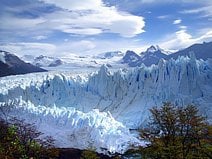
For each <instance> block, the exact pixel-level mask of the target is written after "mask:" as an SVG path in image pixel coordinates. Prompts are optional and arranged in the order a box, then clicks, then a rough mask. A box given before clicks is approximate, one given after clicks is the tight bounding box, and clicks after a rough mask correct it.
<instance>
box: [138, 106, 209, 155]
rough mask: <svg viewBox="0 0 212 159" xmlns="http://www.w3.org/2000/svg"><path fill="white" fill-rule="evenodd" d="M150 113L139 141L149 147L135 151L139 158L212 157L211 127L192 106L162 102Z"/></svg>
mask: <svg viewBox="0 0 212 159" xmlns="http://www.w3.org/2000/svg"><path fill="white" fill-rule="evenodd" d="M150 112H151V121H150V122H149V124H148V127H147V128H145V129H142V130H141V131H140V132H141V137H142V139H144V140H146V141H147V142H149V144H148V146H147V147H145V148H140V149H139V150H138V151H136V152H139V153H141V154H142V157H143V158H148V159H159V158H163V159H194V158H195V159H210V158H212V145H211V143H212V127H211V126H210V125H209V124H208V123H207V122H206V118H205V117H203V116H201V115H199V112H198V109H197V108H196V107H195V106H193V105H188V106H186V107H177V106H174V105H172V104H171V103H164V105H163V106H162V107H161V108H157V107H154V108H152V109H151V110H150Z"/></svg>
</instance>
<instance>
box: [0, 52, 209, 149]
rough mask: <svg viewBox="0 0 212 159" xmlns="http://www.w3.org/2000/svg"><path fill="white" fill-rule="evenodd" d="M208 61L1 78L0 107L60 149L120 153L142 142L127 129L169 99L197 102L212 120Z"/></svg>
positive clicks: (185, 60)
mask: <svg viewBox="0 0 212 159" xmlns="http://www.w3.org/2000/svg"><path fill="white" fill-rule="evenodd" d="M211 92H212V59H208V60H206V61H204V60H196V59H195V57H194V56H191V57H179V58H178V59H176V60H174V59H170V60H168V61H165V60H163V59H161V60H160V61H159V63H158V65H152V66H151V67H146V66H145V65H142V66H141V67H137V68H134V69H120V70H118V71H111V70H109V69H108V68H107V67H106V66H105V65H103V66H102V67H101V68H100V70H99V71H97V72H93V73H89V74H86V73H83V74H80V73H79V74H77V73H71V71H70V72H69V73H68V72H64V73H62V72H49V73H34V74H28V75H17V76H8V77H2V78H0V104H1V105H2V106H3V105H14V108H13V109H12V111H11V112H10V115H11V116H16V117H19V118H23V119H26V121H29V122H34V123H36V125H37V126H38V129H39V130H41V131H42V132H44V133H45V134H47V135H51V136H53V137H54V138H55V139H56V145H57V146H59V147H67V146H72V147H76V148H88V147H92V148H95V149H96V150H97V151H98V152H101V151H102V150H103V149H104V150H105V149H107V150H109V151H110V152H119V153H123V152H124V151H126V150H127V148H128V147H129V146H130V145H133V144H144V143H142V142H141V141H140V140H139V139H137V138H136V136H135V135H134V134H132V133H130V131H129V129H137V128H139V127H141V126H144V125H145V124H146V123H147V122H148V120H149V109H150V108H152V107H153V106H160V105H162V103H163V102H167V101H170V102H172V103H174V104H176V105H179V106H183V105H185V104H195V105H197V106H198V107H199V109H200V112H201V113H203V114H204V115H206V116H207V117H208V119H209V120H211V117H212V116H211V114H212V109H211V108H212V93H211Z"/></svg>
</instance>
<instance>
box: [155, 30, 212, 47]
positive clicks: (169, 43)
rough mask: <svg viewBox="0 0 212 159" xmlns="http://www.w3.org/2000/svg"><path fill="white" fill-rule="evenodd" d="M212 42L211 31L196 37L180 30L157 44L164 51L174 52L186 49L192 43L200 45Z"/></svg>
mask: <svg viewBox="0 0 212 159" xmlns="http://www.w3.org/2000/svg"><path fill="white" fill-rule="evenodd" d="M211 40H212V29H210V30H207V32H204V33H202V34H201V35H198V36H196V37H194V36H192V35H191V34H189V33H188V32H187V30H186V29H181V30H179V31H177V32H176V33H175V34H173V35H169V36H168V37H167V38H165V39H164V40H163V41H161V42H159V45H160V46H162V47H163V48H165V49H169V50H176V49H179V48H186V47H188V46H190V45H192V44H194V43H201V42H203V41H211Z"/></svg>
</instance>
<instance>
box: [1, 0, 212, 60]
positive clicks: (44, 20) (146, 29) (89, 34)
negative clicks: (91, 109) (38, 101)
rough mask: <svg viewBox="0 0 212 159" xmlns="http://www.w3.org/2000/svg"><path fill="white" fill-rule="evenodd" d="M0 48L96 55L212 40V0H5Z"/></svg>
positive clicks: (23, 52)
mask: <svg viewBox="0 0 212 159" xmlns="http://www.w3.org/2000/svg"><path fill="white" fill-rule="evenodd" d="M0 6H1V10H0V49H1V50H5V51H9V52H12V53H15V54H17V55H19V56H23V55H26V54H27V55H35V56H39V55H41V54H42V55H47V56H57V57H62V56H69V55H70V54H79V55H93V54H98V53H103V52H108V51H117V50H120V51H123V52H125V51H126V50H133V51H135V52H137V53H139V52H141V51H143V50H145V49H146V48H147V47H149V46H150V45H159V46H160V47H161V48H163V49H165V50H173V51H174V50H179V49H183V48H186V47H188V46H190V45H192V44H194V43H202V42H203V41H205V42H208V41H212V0H201V1H197V0H1V1H0Z"/></svg>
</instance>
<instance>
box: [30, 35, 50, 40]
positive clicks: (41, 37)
mask: <svg viewBox="0 0 212 159" xmlns="http://www.w3.org/2000/svg"><path fill="white" fill-rule="evenodd" d="M47 38H48V37H47V36H44V35H38V36H35V37H33V39H35V40H44V39H47Z"/></svg>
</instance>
